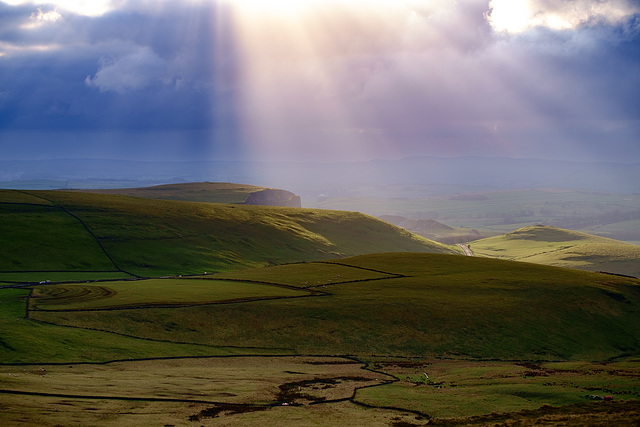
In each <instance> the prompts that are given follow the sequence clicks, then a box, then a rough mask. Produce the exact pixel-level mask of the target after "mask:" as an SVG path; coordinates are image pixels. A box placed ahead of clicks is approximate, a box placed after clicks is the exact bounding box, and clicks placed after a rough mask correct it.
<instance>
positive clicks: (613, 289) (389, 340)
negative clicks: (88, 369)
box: [30, 253, 640, 360]
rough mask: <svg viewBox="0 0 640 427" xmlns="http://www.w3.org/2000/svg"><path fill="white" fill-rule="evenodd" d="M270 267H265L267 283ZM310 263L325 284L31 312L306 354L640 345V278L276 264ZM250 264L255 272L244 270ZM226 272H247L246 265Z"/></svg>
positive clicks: (469, 260)
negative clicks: (304, 293) (179, 301)
mask: <svg viewBox="0 0 640 427" xmlns="http://www.w3.org/2000/svg"><path fill="white" fill-rule="evenodd" d="M345 265H351V268H349V267H346V266H345ZM288 267H290V268H291V269H292V272H291V273H292V275H291V277H290V278H289V279H287V277H288V275H287V271H288ZM272 268H273V267H272ZM272 268H266V269H265V272H266V274H267V276H268V278H269V281H272V280H274V275H273V274H272V270H271V269H272ZM325 268H326V269H327V270H326V271H328V272H330V274H329V276H328V277H330V278H335V277H336V273H337V272H338V271H343V272H345V273H346V272H347V271H349V273H348V274H354V273H355V272H357V271H363V272H364V273H365V275H366V276H369V277H371V276H370V275H372V274H373V276H374V277H373V278H371V279H366V280H361V281H354V280H345V281H343V282H338V281H336V282H331V283H329V282H328V281H327V276H325V273H323V271H324V269H325ZM305 269H306V272H307V273H308V275H307V276H305V277H306V281H307V282H309V283H310V284H312V283H318V282H320V283H324V285H321V286H324V287H320V288H315V289H318V290H322V291H323V292H324V294H322V295H316V296H310V297H307V298H276V299H268V300H262V301H254V302H251V303H240V304H215V305H202V306H191V307H175V308H153V307H147V308H144V309H142V308H141V309H131V310H124V311H115V312H114V311H99V312H97V311H88V310H87V311H63V309H64V307H63V306H62V305H61V306H59V307H58V309H60V310H59V311H38V310H34V311H32V312H30V316H31V317H32V318H34V319H36V320H41V321H46V322H50V323H56V324H60V325H69V326H74V327H80V328H91V329H97V330H104V331H111V332H117V333H126V334H128V335H132V336H137V337H140V338H145V339H153V340H164V341H177V340H179V341H180V342H191V343H197V344H202V345H210V346H222V347H231V346H241V347H256V348H284V349H289V351H291V352H293V353H302V354H352V355H358V356H359V357H366V356H370V355H389V356H395V357H407V356H411V357H415V356H420V357H427V356H428V357H467V358H495V359H502V360H514V359H515V360H540V359H542V360H566V359H585V358H586V360H604V359H609V358H612V357H619V356H621V355H625V354H627V353H633V352H635V351H636V350H637V349H638V342H639V339H638V337H640V323H639V322H638V316H637V313H638V307H639V306H640V284H639V282H638V280H635V279H631V278H624V277H615V276H610V275H604V274H597V273H591V272H584V271H577V270H569V269H559V268H554V267H548V266H542V265H536V264H525V263H515V262H510V261H502V260H495V259H483V258H477V257H462V256H453V255H437V254H391V253H390V254H375V255H365V256H359V257H353V258H348V259H344V260H340V261H336V263H335V264H334V263H331V262H330V263H328V264H327V263H324V262H323V263H309V265H307V266H304V265H299V264H294V265H291V266H282V267H279V268H277V269H276V270H275V271H276V272H277V273H278V274H280V275H281V277H282V283H283V284H293V283H299V281H300V278H301V275H300V273H301V271H303V270H305ZM372 270H375V271H372ZM312 272H313V273H314V274H311V273H312ZM257 274H258V273H257V272H256V271H253V272H250V275H249V276H250V277H251V278H252V279H251V280H256V279H257ZM385 274H387V276H385ZM224 278H225V279H226V280H228V279H231V278H233V279H236V280H243V272H236V273H233V274H231V273H226V274H225V275H224ZM349 278H350V279H353V277H352V276H349ZM302 286H304V284H302ZM36 300H37V299H36ZM167 325H171V327H167ZM212 325H213V327H212Z"/></svg>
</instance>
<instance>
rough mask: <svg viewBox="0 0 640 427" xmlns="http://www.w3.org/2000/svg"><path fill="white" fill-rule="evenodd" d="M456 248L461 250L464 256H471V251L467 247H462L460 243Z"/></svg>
mask: <svg viewBox="0 0 640 427" xmlns="http://www.w3.org/2000/svg"><path fill="white" fill-rule="evenodd" d="M456 246H458V247H459V248H460V249H462V250H463V251H464V254H465V255H466V256H473V252H471V249H470V248H469V246H467V245H463V244H462V243H457V244H456Z"/></svg>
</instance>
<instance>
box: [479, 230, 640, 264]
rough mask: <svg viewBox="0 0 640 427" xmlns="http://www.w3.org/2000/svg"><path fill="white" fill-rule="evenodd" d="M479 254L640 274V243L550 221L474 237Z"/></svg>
mask: <svg viewBox="0 0 640 427" xmlns="http://www.w3.org/2000/svg"><path fill="white" fill-rule="evenodd" d="M470 246H471V249H472V250H473V252H474V253H475V254H476V255H480V256H488V257H493V258H506V259H510V260H515V261H527V262H533V263H538V264H547V265H553V266H560V267H569V268H577V269H581V270H589V271H605V272H609V273H616V274H625V275H631V276H640V246H638V245H633V244H630V243H625V242H621V241H618V240H613V239H609V238H606V237H599V236H593V235H591V234H587V233H582V232H579V231H571V230H565V229H562V228H556V227H551V226H546V225H534V226H529V227H523V228H519V229H517V230H515V231H512V232H510V233H507V234H503V235H500V236H495V237H489V238H486V239H481V240H477V241H474V242H472V243H471V244H470Z"/></svg>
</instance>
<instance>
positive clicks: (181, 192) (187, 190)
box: [76, 182, 301, 208]
mask: <svg viewBox="0 0 640 427" xmlns="http://www.w3.org/2000/svg"><path fill="white" fill-rule="evenodd" d="M76 191H80V192H83V193H97V194H119V195H124V196H135V197H144V198H148V199H160V200H181V201H189V202H209V203H243V204H247V205H263V206H285V207H294V208H295V207H297V208H299V207H301V202H300V197H299V196H296V195H295V194H293V193H291V192H290V191H286V190H280V189H274V188H266V187H259V186H257V185H245V184H231V183H228V182H195V183H187V184H165V185H156V186H152V187H140V188H113V189H99V190H76Z"/></svg>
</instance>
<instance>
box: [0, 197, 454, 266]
mask: <svg viewBox="0 0 640 427" xmlns="http://www.w3.org/2000/svg"><path fill="white" fill-rule="evenodd" d="M1 194H2V195H3V197H6V198H7V200H11V202H10V203H1V200H0V209H2V211H1V212H2V216H3V222H2V227H3V233H1V234H0V247H1V248H2V251H3V253H4V255H3V256H2V257H0V272H15V271H29V270H31V271H36V270H37V271H41V270H47V271H59V270H69V269H73V270H74V271H75V270H84V271H96V270H99V271H103V270H109V271H123V272H127V273H131V274H135V275H140V276H157V275H165V274H187V273H202V272H204V271H208V272H211V271H224V270H229V269H236V268H242V267H246V266H261V265H269V264H280V263H286V262H297V261H309V260H321V259H331V258H337V257H342V256H349V255H355V254H361V253H372V252H379V251H418V252H444V253H450V252H452V251H453V250H452V249H450V248H449V247H447V246H444V245H440V244H437V243H435V242H431V241H429V240H427V239H424V238H421V237H419V236H415V235H412V234H410V233H408V232H406V231H404V230H402V229H400V228H397V227H394V226H391V225H389V224H387V223H385V222H383V221H380V220H377V219H375V218H373V217H369V216H366V215H363V214H359V213H352V212H337V211H335V212H333V211H321V210H304V209H294V208H274V207H261V206H244V205H238V206H236V205H225V204H213V203H193V202H177V201H166V200H151V199H143V198H136V197H128V196H117V195H104V194H89V193H72V192H57V191H32V192H28V193H27V194H25V193H14V192H10V191H6V192H2V193H1ZM18 196H19V197H28V196H31V197H32V199H31V201H33V200H37V201H38V202H37V203H41V204H37V203H33V204H30V203H31V202H29V203H22V202H20V201H18V202H15V200H16V197H18Z"/></svg>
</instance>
